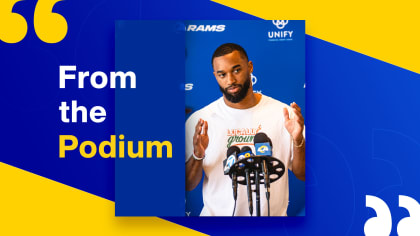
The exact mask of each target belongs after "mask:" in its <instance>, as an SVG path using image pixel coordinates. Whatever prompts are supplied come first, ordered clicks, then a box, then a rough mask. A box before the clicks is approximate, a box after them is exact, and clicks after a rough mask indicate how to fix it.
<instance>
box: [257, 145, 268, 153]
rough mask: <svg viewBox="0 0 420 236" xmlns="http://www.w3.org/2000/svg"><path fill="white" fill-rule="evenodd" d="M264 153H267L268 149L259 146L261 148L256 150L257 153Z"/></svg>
mask: <svg viewBox="0 0 420 236" xmlns="http://www.w3.org/2000/svg"><path fill="white" fill-rule="evenodd" d="M266 151H268V147H267V146H265V145H263V146H261V147H259V148H258V152H260V153H264V152H266Z"/></svg>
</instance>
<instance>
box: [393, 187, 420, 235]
mask: <svg viewBox="0 0 420 236" xmlns="http://www.w3.org/2000/svg"><path fill="white" fill-rule="evenodd" d="M399 200H400V204H399V206H400V207H404V208H405V209H407V211H408V214H409V215H410V216H409V217H405V218H404V219H402V220H400V222H399V223H398V226H397V232H398V235H400V236H408V235H420V205H419V203H418V202H417V201H416V200H414V199H412V198H411V197H407V196H404V195H400V198H399Z"/></svg>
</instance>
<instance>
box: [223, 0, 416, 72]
mask: <svg viewBox="0 0 420 236" xmlns="http://www.w3.org/2000/svg"><path fill="white" fill-rule="evenodd" d="M215 2H218V3H220V4H223V5H226V6H228V7H232V8H234V9H237V10H240V11H243V12H246V13H248V14H251V15H254V16H257V17H260V18H263V19H279V20H282V19H284V20H292V19H295V20H306V33H307V34H309V35H311V36H314V37H317V38H319V39H323V40H325V41H328V42H331V43H334V44H337V45H339V46H342V47H345V48H348V49H350V50H353V51H357V52H360V53H363V54H365V55H368V56H371V57H374V58H376V59H379V60H382V61H385V62H388V63H391V64H393V65H396V66H399V67H402V68H405V69H408V70H411V71H414V72H416V73H420V59H419V55H420V17H419V10H420V1H418V0H411V1H408V0H400V1H379V0H373V1H367V0H354V1H336V0H334V1H333V0H320V1H293V0H287V1H277V0H276V1H274V0H259V1H243V0H215ZM338 59H339V58H338Z"/></svg>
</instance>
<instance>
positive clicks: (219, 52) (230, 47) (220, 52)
mask: <svg viewBox="0 0 420 236" xmlns="http://www.w3.org/2000/svg"><path fill="white" fill-rule="evenodd" d="M233 51H238V52H239V53H240V54H241V56H243V57H244V58H245V59H246V60H247V61H248V55H247V54H246V52H245V49H244V48H243V47H241V46H240V45H238V44H235V43H225V44H222V45H220V46H219V47H218V48H217V49H216V50H215V51H214V53H213V57H212V58H211V65H212V66H213V60H214V58H216V57H221V56H224V55H226V54H229V53H232V52H233Z"/></svg>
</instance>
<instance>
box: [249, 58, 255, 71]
mask: <svg viewBox="0 0 420 236" xmlns="http://www.w3.org/2000/svg"><path fill="white" fill-rule="evenodd" d="M248 70H249V73H252V72H253V71H254V65H253V64H252V61H248Z"/></svg>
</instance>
